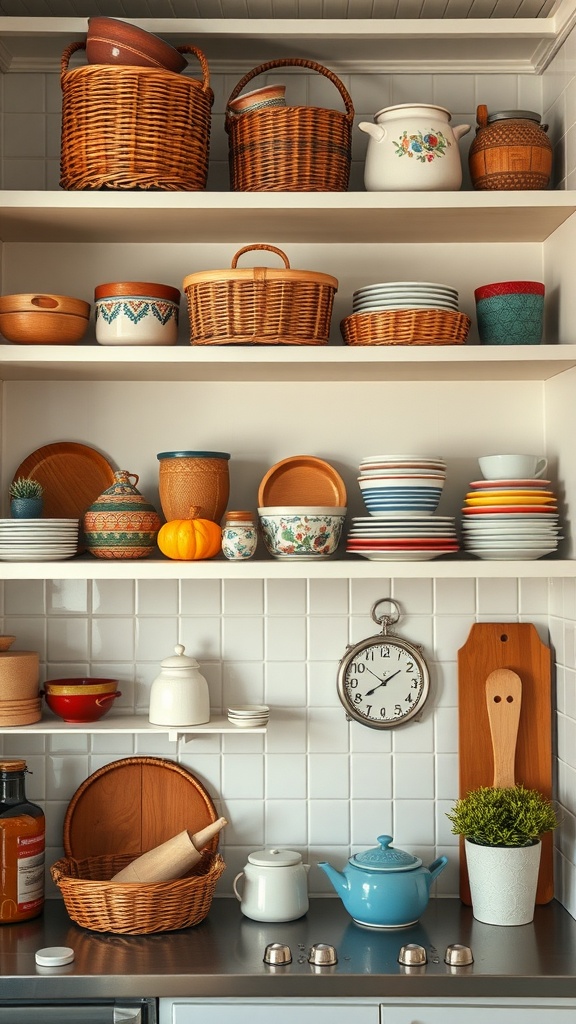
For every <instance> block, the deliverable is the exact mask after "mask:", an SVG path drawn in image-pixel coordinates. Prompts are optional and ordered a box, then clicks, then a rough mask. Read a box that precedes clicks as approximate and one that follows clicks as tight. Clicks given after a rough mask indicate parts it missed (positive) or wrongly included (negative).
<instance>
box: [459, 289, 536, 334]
mask: <svg viewBox="0 0 576 1024" xmlns="http://www.w3.org/2000/svg"><path fill="white" fill-rule="evenodd" d="M545 291H546V289H545V286H544V284H543V283H542V282H541V281H496V282H494V283H493V284H485V285H482V286H481V287H480V288H476V289H475V291H474V298H475V300H476V319H477V321H478V334H479V337H480V341H481V342H482V344H483V345H539V344H540V342H541V341H542V333H543V320H544V296H545Z"/></svg>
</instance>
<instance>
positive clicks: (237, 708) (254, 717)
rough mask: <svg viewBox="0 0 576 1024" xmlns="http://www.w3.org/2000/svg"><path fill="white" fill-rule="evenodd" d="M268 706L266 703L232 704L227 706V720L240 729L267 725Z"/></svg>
mask: <svg viewBox="0 0 576 1024" xmlns="http://www.w3.org/2000/svg"><path fill="white" fill-rule="evenodd" d="M269 718H270V708H269V707H268V705H267V704H234V705H232V706H231V707H229V708H228V721H229V722H231V723H232V725H237V726H238V727H239V728H241V729H249V728H252V729H253V728H255V726H258V725H267V724H268V719H269Z"/></svg>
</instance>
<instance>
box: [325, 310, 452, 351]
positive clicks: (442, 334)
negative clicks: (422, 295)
mask: <svg viewBox="0 0 576 1024" xmlns="http://www.w3.org/2000/svg"><path fill="white" fill-rule="evenodd" d="M470 325H471V321H470V317H468V316H466V314H465V313H457V312H452V311H450V310H444V309H391V310H382V311H380V312H374V313H352V315H351V316H347V317H346V318H345V319H344V320H342V322H341V324H340V331H341V333H342V337H343V339H344V341H345V343H346V345H463V344H464V342H465V341H466V338H467V337H468V332H469V331H470Z"/></svg>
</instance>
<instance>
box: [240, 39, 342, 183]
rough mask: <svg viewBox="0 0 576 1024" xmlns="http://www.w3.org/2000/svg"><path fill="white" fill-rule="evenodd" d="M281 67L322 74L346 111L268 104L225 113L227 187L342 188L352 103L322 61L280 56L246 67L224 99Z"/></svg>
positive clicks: (340, 84) (335, 77) (336, 78)
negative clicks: (227, 144) (240, 112)
mask: <svg viewBox="0 0 576 1024" xmlns="http://www.w3.org/2000/svg"><path fill="white" fill-rule="evenodd" d="M283 67H300V68H307V69H309V70H310V71H315V72H317V73H318V74H320V75H324V77H325V78H327V79H328V80H329V81H330V82H332V83H333V84H334V86H335V87H336V89H337V90H338V92H339V93H340V96H341V98H342V100H343V101H344V106H345V111H339V110H330V109H325V108H323V107H308V106H305V107H302V106H294V107H291V106H286V107H271V108H267V109H266V108H265V109H261V110H253V111H248V112H246V113H243V114H239V115H234V114H232V113H231V112H230V111H229V110H228V111H227V113H226V131H227V132H228V138H229V161H230V187H231V189H232V191H233V192H346V190H347V189H348V181H349V178H350V154H351V139H352V123H353V120H354V107H353V105H352V100H351V98H350V95H349V94H348V92H347V90H346V89H345V87H344V85H343V84H342V82H341V81H340V79H339V78H338V77H337V76H336V75H335V74H334V73H333V72H332V71H330V70H329V69H328V68H325V67H323V65H322V64H317V63H316V62H315V61H313V60H305V59H303V58H299V57H294V58H290V57H285V58H280V59H278V60H271V61H268V62H267V63H266V64H260V65H259V66H258V67H257V68H254V69H253V70H252V71H250V72H248V74H247V75H245V76H244V78H242V79H241V81H240V82H238V85H237V86H236V88H235V89H234V90H233V92H232V93H231V95H230V97H229V100H228V103H229V104H230V102H231V101H232V100H234V99H236V97H237V96H239V94H240V93H241V92H242V89H243V88H244V87H245V86H246V85H247V84H248V82H250V81H251V80H252V79H253V78H255V77H256V75H260V74H263V73H264V72H267V71H275V70H276V69H277V68H283Z"/></svg>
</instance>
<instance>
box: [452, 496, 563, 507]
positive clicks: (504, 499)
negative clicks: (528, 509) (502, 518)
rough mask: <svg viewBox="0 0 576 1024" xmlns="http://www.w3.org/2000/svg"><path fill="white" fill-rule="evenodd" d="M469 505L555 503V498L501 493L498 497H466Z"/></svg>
mask: <svg viewBox="0 0 576 1024" xmlns="http://www.w3.org/2000/svg"><path fill="white" fill-rule="evenodd" d="M466 504H467V505H554V504H555V500H554V498H535V497H533V496H530V497H529V498H525V497H522V498H519V497H517V496H516V497H512V495H505V494H500V495H498V498H466Z"/></svg>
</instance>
